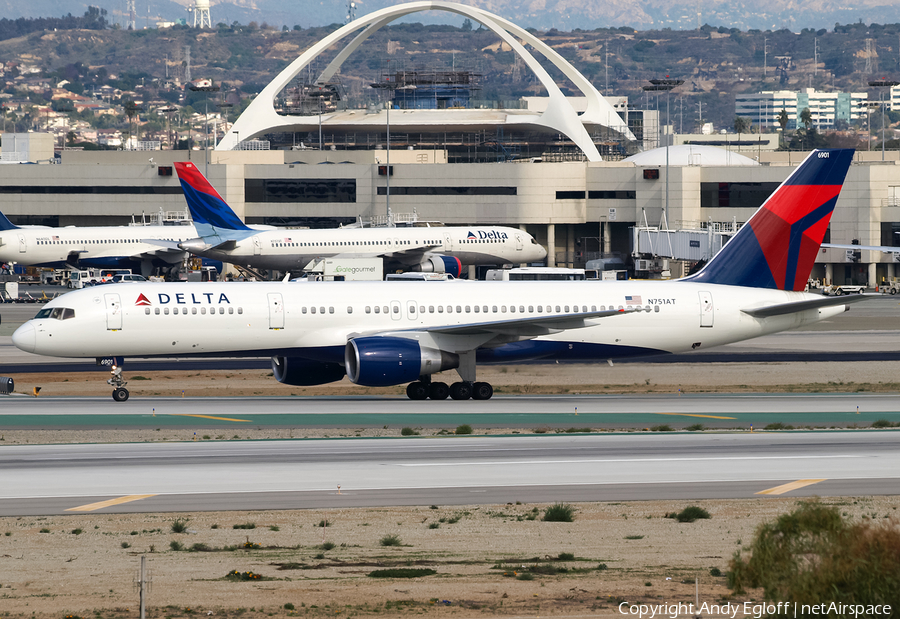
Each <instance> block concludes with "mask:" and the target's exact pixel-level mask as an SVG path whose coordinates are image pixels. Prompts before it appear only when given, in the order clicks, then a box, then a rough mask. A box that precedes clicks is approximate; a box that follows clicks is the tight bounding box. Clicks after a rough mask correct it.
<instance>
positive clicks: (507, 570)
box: [0, 497, 900, 619]
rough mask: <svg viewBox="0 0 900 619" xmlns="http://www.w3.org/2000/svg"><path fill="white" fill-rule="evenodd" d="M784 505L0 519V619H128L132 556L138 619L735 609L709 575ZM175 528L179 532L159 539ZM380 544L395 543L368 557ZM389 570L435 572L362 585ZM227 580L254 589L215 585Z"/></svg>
mask: <svg viewBox="0 0 900 619" xmlns="http://www.w3.org/2000/svg"><path fill="white" fill-rule="evenodd" d="M826 502H827V503H829V504H837V505H840V506H841V507H840V509H841V510H842V511H843V512H844V513H846V514H847V515H848V516H851V517H853V518H857V519H858V518H877V519H879V520H880V521H883V519H885V518H892V517H894V516H895V515H896V514H898V506H900V498H898V497H875V498H870V497H866V498H863V497H858V498H844V499H828V500H827V501H826ZM796 503H797V500H796V499H791V498H784V497H781V498H779V497H773V498H765V499H762V498H761V499H750V500H740V501H735V500H729V501H726V500H713V501H696V502H693V503H692V504H695V505H700V506H702V507H704V508H705V509H706V510H708V511H709V513H710V514H711V516H712V517H711V519H709V520H698V521H696V522H693V523H678V522H676V521H675V520H672V519H670V518H665V517H664V516H665V514H666V513H667V512H672V511H676V510H681V509H683V508H684V507H685V506H686V505H687V503H685V502H682V501H647V502H634V503H582V504H577V505H576V507H577V512H576V515H575V520H574V522H572V523H561V522H543V521H542V520H541V519H540V514H541V513H542V512H543V509H544V508H545V507H546V505H543V504H542V505H519V504H506V505H494V506H485V505H482V506H468V507H442V506H434V507H430V506H421V507H405V508H360V509H346V510H332V511H328V512H324V511H305V510H298V511H266V512H249V513H248V512H207V513H194V514H152V515H133V514H127V515H117V514H97V513H86V514H77V515H69V516H54V517H22V518H2V519H0V532H2V533H3V535H0V584H2V588H0V617H3V619H26V618H28V617H33V618H35V619H55V618H59V619H63V618H64V617H69V616H77V617H83V618H84V619H90V618H99V617H103V618H112V619H118V618H124V617H137V616H138V594H137V593H136V592H135V580H136V579H137V574H138V571H139V561H140V559H139V556H140V555H144V556H146V557H147V566H148V568H149V570H150V577H151V581H152V583H151V589H150V591H149V593H148V596H147V608H148V612H147V616H148V617H153V618H160V619H162V618H166V619H168V618H184V617H191V616H207V615H212V616H216V617H242V618H247V619H250V618H253V619H256V618H262V617H271V616H274V617H289V616H301V617H306V616H310V617H360V616H361V617H368V616H388V617H390V616H411V615H420V614H425V615H427V616H433V617H445V616H446V617H459V618H465V617H492V616H511V617H513V616H518V617H521V616H528V617H535V616H567V617H614V616H621V615H619V610H618V604H619V603H620V602H622V601H627V602H629V603H632V604H633V603H650V604H660V603H666V604H673V603H678V602H684V603H690V602H692V601H693V600H694V596H695V590H694V586H695V585H694V579H695V577H697V578H698V579H699V583H700V601H701V603H702V602H707V603H710V604H719V603H722V602H723V601H725V600H729V601H732V602H744V601H748V600H755V601H760V600H761V592H759V591H751V592H749V593H748V594H746V595H742V596H732V595H731V593H730V590H729V589H728V588H727V587H726V585H725V578H724V577H723V576H713V575H711V574H710V571H711V570H712V569H713V568H718V569H719V570H721V571H722V572H723V573H724V572H725V570H726V569H727V568H728V561H729V559H730V558H731V556H732V555H733V553H734V552H735V551H738V550H739V549H741V548H742V547H746V546H747V545H748V544H750V543H751V541H752V537H753V533H754V530H755V528H756V527H757V526H758V525H759V524H760V523H761V522H763V521H768V520H771V519H773V518H774V517H776V516H777V515H778V514H781V513H784V512H785V511H789V510H791V509H792V508H793V507H794V506H795V505H796ZM535 509H536V510H537V511H536V512H535ZM535 513H537V514H538V517H537V518H536V519H534V520H529V519H528V518H529V517H530V516H531V515H532V514H535ZM178 519H181V520H187V521H188V522H187V531H186V532H184V533H173V532H172V525H173V523H175V521H176V520H178ZM324 520H327V527H324V528H323V527H321V526H320V524H321V523H322V522H323V521H324ZM893 521H894V522H895V523H896V518H894V520H893ZM235 525H245V526H251V525H252V526H254V527H255V528H252V529H247V528H242V529H235V528H234V526H235ZM389 535H395V536H397V538H399V540H400V544H401V545H399V546H383V545H381V543H380V540H381V539H382V538H384V537H385V536H389ZM248 544H249V545H252V548H249V549H245V548H244V546H246V545H248ZM323 544H325V545H323ZM173 545H174V547H178V546H179V545H180V547H183V550H174V549H173ZM331 545H333V547H332V546H331ZM191 549H194V550H191ZM565 553H569V555H570V556H566V554H565ZM561 555H562V559H560V556H561ZM601 566H605V569H598V568H599V567H601ZM391 567H413V568H430V569H433V570H435V572H436V573H435V574H434V575H429V576H420V577H418V578H412V579H400V578H389V579H381V578H373V577H369V576H368V575H369V573H370V572H372V571H373V570H378V569H386V568H391ZM234 570H236V571H238V572H252V573H253V574H256V575H259V576H260V577H261V578H260V579H258V580H256V579H254V580H248V581H240V580H234V579H228V578H227V577H226V575H227V574H228V573H229V572H232V571H234ZM553 572H556V573H553ZM680 616H688V615H687V614H686V613H681V614H680ZM738 616H739V617H741V618H742V619H743V617H744V615H743V614H739V615H738Z"/></svg>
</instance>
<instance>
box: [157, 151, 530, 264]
mask: <svg viewBox="0 0 900 619" xmlns="http://www.w3.org/2000/svg"><path fill="white" fill-rule="evenodd" d="M175 170H176V171H177V173H178V178H179V179H180V180H181V187H182V188H183V189H184V197H185V199H186V200H187V204H188V208H190V210H191V217H192V218H193V220H194V223H195V224H196V226H197V232H198V236H199V237H200V238H198V239H194V240H190V241H184V242H181V243H179V245H178V247H180V248H182V249H185V250H187V251H189V252H191V253H192V254H196V255H198V256H203V257H205V258H213V259H215V260H222V261H224V262H230V263H232V264H237V265H240V266H245V267H252V268H258V269H274V270H277V271H282V272H290V271H293V272H299V271H302V270H304V268H306V267H307V265H308V264H309V263H310V261H312V260H319V259H323V258H334V257H339V258H376V257H380V258H384V259H385V261H386V263H387V264H386V266H387V267H389V268H401V269H403V270H407V271H424V272H434V273H450V274H452V275H454V276H458V275H459V272H460V270H461V268H462V266H463V265H482V264H492V265H503V264H518V263H527V262H535V261H539V260H543V259H544V258H546V257H547V251H546V250H545V249H544V248H543V247H541V245H539V244H538V242H537V241H535V240H534V238H533V237H532V236H531V235H530V234H528V233H527V232H524V231H522V230H518V229H516V228H506V227H501V226H468V227H461V226H460V227H453V226H447V227H443V226H440V227H409V228H393V227H391V228H333V229H325V230H286V229H281V230H271V231H267V232H258V231H256V230H252V229H250V228H249V227H247V226H245V225H244V223H243V222H242V221H241V220H240V219H239V218H238V216H237V215H236V214H235V212H234V211H233V210H231V207H229V206H228V204H226V203H225V201H224V200H223V199H222V197H221V196H220V195H219V193H218V192H217V191H216V190H215V188H214V187H213V186H212V185H210V184H209V181H207V180H206V178H205V177H204V176H203V174H202V173H201V172H200V170H198V169H197V166H195V165H194V164H192V163H180V162H179V163H176V164H175Z"/></svg>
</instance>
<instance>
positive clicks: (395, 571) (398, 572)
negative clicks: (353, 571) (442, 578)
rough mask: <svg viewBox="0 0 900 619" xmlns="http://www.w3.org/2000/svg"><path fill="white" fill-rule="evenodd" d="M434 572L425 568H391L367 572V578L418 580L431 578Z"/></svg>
mask: <svg viewBox="0 0 900 619" xmlns="http://www.w3.org/2000/svg"><path fill="white" fill-rule="evenodd" d="M433 574H437V572H436V571H434V570H433V569H430V568H427V567H393V568H390V569H387V570H374V571H372V572H369V574H368V576H369V578H419V577H420V576H431V575H433Z"/></svg>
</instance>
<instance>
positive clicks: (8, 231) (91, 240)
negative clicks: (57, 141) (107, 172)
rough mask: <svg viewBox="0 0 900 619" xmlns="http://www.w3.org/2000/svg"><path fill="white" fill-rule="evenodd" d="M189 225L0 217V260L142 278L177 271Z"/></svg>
mask: <svg viewBox="0 0 900 619" xmlns="http://www.w3.org/2000/svg"><path fill="white" fill-rule="evenodd" d="M196 236H197V231H196V230H195V229H194V226H193V225H191V223H190V222H189V221H188V222H186V223H184V224H179V225H172V226H158V225H157V226H153V225H151V226H91V227H83V228H78V227H75V226H68V227H65V228H49V227H19V226H16V225H15V224H13V223H12V222H11V221H10V220H9V219H7V218H6V216H5V215H3V213H0V262H9V263H12V262H15V263H17V264H21V265H23V266H34V267H47V268H89V267H90V268H101V269H102V268H119V269H132V270H133V271H135V272H139V273H141V274H142V275H144V276H145V277H148V276H150V275H152V273H153V270H154V269H155V268H157V267H163V268H171V267H177V266H180V265H181V264H182V262H184V259H185V257H186V255H187V252H185V251H184V250H183V249H179V248H178V247H177V246H174V245H173V246H170V247H161V246H160V245H159V244H156V243H152V242H148V241H152V240H156V241H167V242H170V243H178V242H180V241H183V240H187V239H190V238H194V237H196Z"/></svg>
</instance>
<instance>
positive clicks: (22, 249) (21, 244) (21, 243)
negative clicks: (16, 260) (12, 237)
mask: <svg viewBox="0 0 900 619" xmlns="http://www.w3.org/2000/svg"><path fill="white" fill-rule="evenodd" d="M18 236H19V253H20V254H24V253H25V252H27V251H28V243H26V241H25V235H24V234H22V233H19V235H18Z"/></svg>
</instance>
